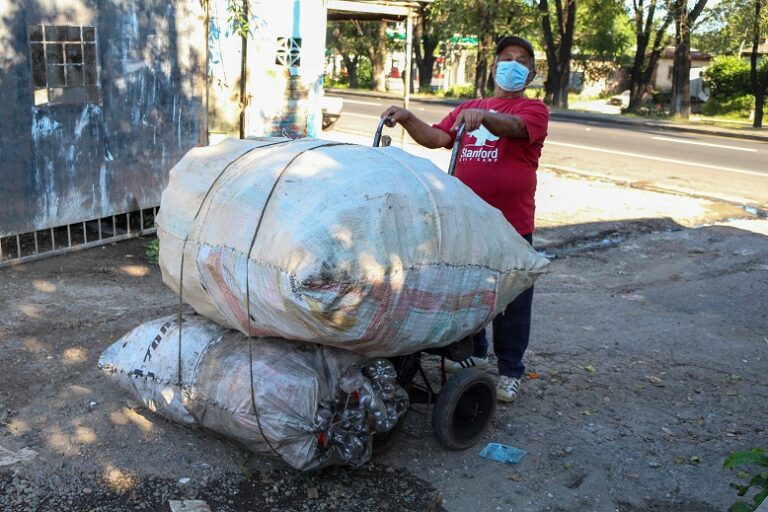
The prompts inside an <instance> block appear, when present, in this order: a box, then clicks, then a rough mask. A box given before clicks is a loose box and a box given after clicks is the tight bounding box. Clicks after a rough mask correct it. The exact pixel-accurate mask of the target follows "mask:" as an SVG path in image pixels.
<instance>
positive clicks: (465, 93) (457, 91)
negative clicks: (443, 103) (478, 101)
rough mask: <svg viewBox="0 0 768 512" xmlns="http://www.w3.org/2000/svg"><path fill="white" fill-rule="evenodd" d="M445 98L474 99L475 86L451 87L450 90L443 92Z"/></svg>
mask: <svg viewBox="0 0 768 512" xmlns="http://www.w3.org/2000/svg"><path fill="white" fill-rule="evenodd" d="M445 97H446V98H474V97H475V86H474V85H452V86H451V88H450V89H448V90H447V91H445Z"/></svg>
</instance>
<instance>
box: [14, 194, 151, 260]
mask: <svg viewBox="0 0 768 512" xmlns="http://www.w3.org/2000/svg"><path fill="white" fill-rule="evenodd" d="M157 210H158V207H157V206H155V207H152V208H144V209H140V210H134V211H130V212H126V213H119V214H115V215H110V216H108V217H102V218H99V219H91V220H86V221H82V222H76V223H73V224H64V225H62V226H57V227H53V228H49V229H43V230H39V231H32V232H29V233H19V234H15V235H8V236H0V268H2V267H8V266H11V265H17V264H19V263H26V262H29V261H34V260H39V259H41V258H47V257H50V256H57V255H59V254H66V253H70V252H74V251H79V250H82V249H88V248H91V247H98V246H100V245H105V244H111V243H113V242H119V241H121V240H127V239H129V238H136V237H139V236H144V235H150V234H153V233H155V232H156V231H157V227H156V225H155V219H156V218H157Z"/></svg>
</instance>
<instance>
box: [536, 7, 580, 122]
mask: <svg viewBox="0 0 768 512" xmlns="http://www.w3.org/2000/svg"><path fill="white" fill-rule="evenodd" d="M554 1H555V10H556V12H557V20H555V28H556V29H557V36H558V38H557V41H555V35H554V32H553V28H552V25H551V22H550V15H549V3H548V0H540V1H539V13H540V14H541V28H542V32H543V33H544V42H545V46H546V52H547V80H546V82H545V83H544V100H545V101H546V102H547V103H550V104H552V105H554V106H556V107H559V108H568V86H569V83H570V76H571V48H572V47H573V34H574V29H575V26H576V0H554ZM563 1H564V2H566V3H565V5H563V3H562V2H563ZM563 7H565V9H563Z"/></svg>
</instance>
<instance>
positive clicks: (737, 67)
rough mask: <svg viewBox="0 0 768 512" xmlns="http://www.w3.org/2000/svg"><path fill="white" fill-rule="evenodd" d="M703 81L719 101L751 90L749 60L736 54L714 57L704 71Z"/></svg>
mask: <svg viewBox="0 0 768 512" xmlns="http://www.w3.org/2000/svg"><path fill="white" fill-rule="evenodd" d="M704 81H705V82H706V84H707V86H708V87H709V89H710V93H711V94H712V96H715V97H716V98H718V99H719V100H721V101H722V100H726V99H729V98H734V97H738V96H743V95H745V94H749V93H750V92H752V87H751V85H750V80H749V61H748V60H746V59H742V58H740V57H736V56H723V57H716V58H715V59H714V61H713V62H712V64H711V65H710V66H709V67H708V68H707V70H706V71H705V72H704Z"/></svg>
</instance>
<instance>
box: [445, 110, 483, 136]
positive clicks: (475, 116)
mask: <svg viewBox="0 0 768 512" xmlns="http://www.w3.org/2000/svg"><path fill="white" fill-rule="evenodd" d="M490 114H491V113H490V112H488V111H487V110H481V109H479V108H467V109H464V110H462V111H461V112H459V115H458V116H457V117H456V122H455V123H453V126H451V131H452V132H455V131H457V130H458V129H459V127H460V126H461V123H464V128H465V130H466V131H468V132H471V131H472V130H477V129H478V128H480V125H481V124H483V121H484V120H485V117H486V116H488V115H490Z"/></svg>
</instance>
